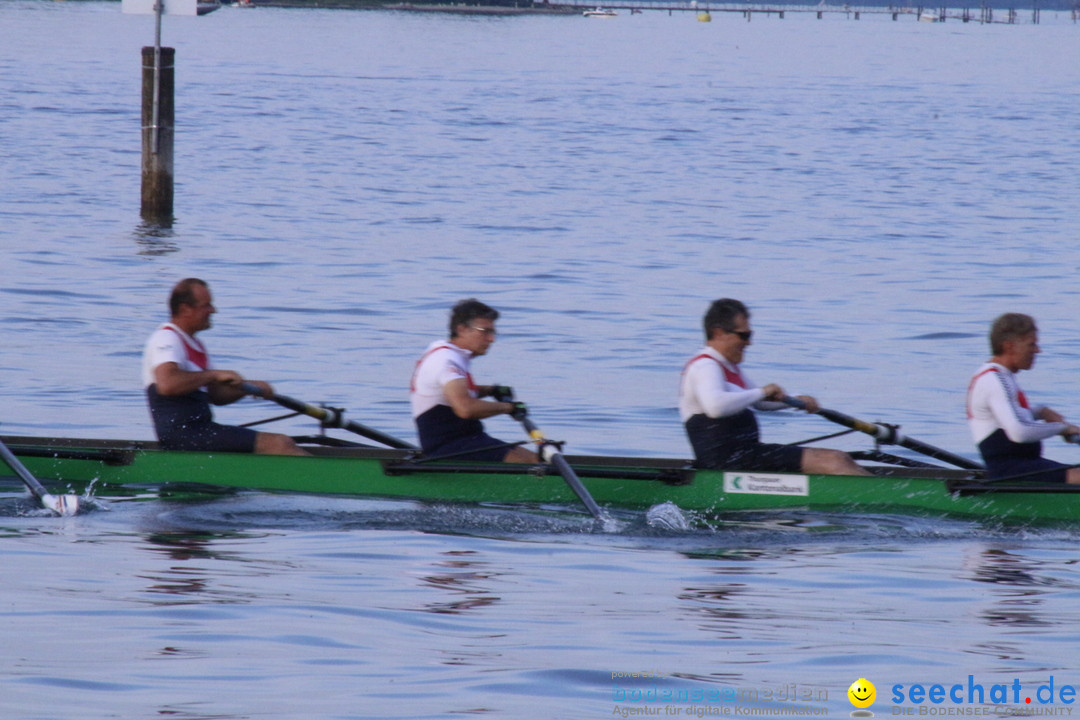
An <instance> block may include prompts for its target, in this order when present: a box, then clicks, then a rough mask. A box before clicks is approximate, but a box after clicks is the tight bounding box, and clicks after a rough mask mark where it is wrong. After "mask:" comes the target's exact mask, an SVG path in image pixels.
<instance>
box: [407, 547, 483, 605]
mask: <svg viewBox="0 0 1080 720" xmlns="http://www.w3.org/2000/svg"><path fill="white" fill-rule="evenodd" d="M475 554H476V553H475V552H474V551H471V550H462V551H451V552H447V553H444V554H443V555H444V556H451V557H449V559H446V560H443V561H441V562H439V563H437V564H436V565H437V567H438V568H439V570H438V571H437V572H433V573H430V574H427V575H424V576H422V577H421V580H423V581H424V583H425V584H427V585H428V586H430V587H432V588H436V589H438V590H440V591H443V592H445V593H447V594H449V595H450V596H451V597H452V599H450V600H447V601H444V602H435V603H427V604H425V605H424V608H423V609H424V611H425V612H431V613H438V614H451V615H456V614H459V613H463V612H466V611H469V610H475V609H477V608H483V607H487V606H488V605H494V604H495V603H497V602H499V601H500V600H501V598H500V597H499V596H498V595H495V594H494V593H493V592H492V591H491V590H490V589H489V588H486V587H484V585H483V584H484V583H485V582H487V581H489V580H492V579H493V578H497V577H499V575H500V574H501V573H497V572H492V571H491V570H490V569H488V566H489V565H490V563H487V562H482V561H477V560H474V559H472V558H470V557H466V556H471V555H475Z"/></svg>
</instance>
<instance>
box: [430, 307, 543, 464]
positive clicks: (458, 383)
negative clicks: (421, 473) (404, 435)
mask: <svg viewBox="0 0 1080 720" xmlns="http://www.w3.org/2000/svg"><path fill="white" fill-rule="evenodd" d="M498 319H499V311H498V310H495V309H494V308H492V307H490V306H488V305H485V304H484V303H482V302H480V301H479V300H476V299H474V298H469V299H468V300H462V301H461V302H459V303H457V304H456V305H454V307H453V309H451V311H450V339H449V340H437V341H436V342H433V343H432V344H431V345H429V346H428V348H427V350H426V351H425V352H424V354H423V355H422V356H421V357H420V359H419V360H418V361H417V363H416V367H415V369H414V370H413V374H412V381H411V382H410V383H409V400H410V401H411V404H412V414H413V419H414V420H415V421H416V429H417V432H418V434H419V436H420V447H421V448H422V449H423V451H424V454H425V455H427V456H429V457H447V458H450V457H452V458H454V459H456V460H482V461H490V462H500V461H501V462H513V463H535V462H538V458H537V456H536V454H535V453H533V452H532V451H530V450H526V449H525V448H523V447H520V446H518V445H514V444H511V443H505V442H503V441H501V440H497V439H495V438H493V437H491V436H490V435H488V434H487V433H486V432H484V426H483V424H482V423H481V422H480V421H481V420H483V419H484V418H489V417H494V416H495V415H510V416H511V417H513V418H514V419H515V420H520V419H521V418H523V417H525V414H526V413H527V409H526V407H525V404H524V403H520V402H513V401H509V402H508V401H506V400H503V399H500V398H502V397H508V396H509V395H510V393H509V388H506V387H504V386H501V385H477V384H476V382H475V381H474V380H473V377H472V372H471V369H470V364H471V362H472V359H473V358H474V357H478V356H480V355H485V354H487V351H488V349H489V348H490V347H491V344H492V343H493V342H495V321H496V320H498ZM487 397H491V398H495V399H493V400H485V399H483V398H487Z"/></svg>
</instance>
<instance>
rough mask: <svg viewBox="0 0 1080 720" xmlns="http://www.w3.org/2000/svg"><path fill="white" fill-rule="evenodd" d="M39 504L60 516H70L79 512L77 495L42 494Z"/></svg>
mask: <svg viewBox="0 0 1080 720" xmlns="http://www.w3.org/2000/svg"><path fill="white" fill-rule="evenodd" d="M41 504H42V505H44V506H45V507H47V508H49V509H50V510H52V511H53V512H54V513H56V514H57V515H60V516H61V517H71V516H72V515H74V514H75V513H77V512H79V496H78V495H48V494H46V495H42V497H41Z"/></svg>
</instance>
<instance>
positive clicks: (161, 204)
mask: <svg viewBox="0 0 1080 720" xmlns="http://www.w3.org/2000/svg"><path fill="white" fill-rule="evenodd" d="M155 50H156V51H157V54H158V58H157V59H158V60H159V63H160V64H159V65H157V66H155V62H154V60H155V57H154V56H155ZM175 59H176V50H175V49H173V48H170V47H157V48H154V47H144V48H143V49H142V67H143V72H142V210H141V212H140V214H141V215H142V217H143V219H144V220H151V221H158V220H171V219H172V214H173V122H174V112H175V111H174V102H173V87H174V62H175Z"/></svg>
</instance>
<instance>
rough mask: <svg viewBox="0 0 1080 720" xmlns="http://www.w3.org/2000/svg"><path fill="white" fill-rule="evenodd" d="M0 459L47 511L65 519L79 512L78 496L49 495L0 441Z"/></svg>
mask: <svg viewBox="0 0 1080 720" xmlns="http://www.w3.org/2000/svg"><path fill="white" fill-rule="evenodd" d="M0 457H3V459H4V462H6V463H7V465H8V467H10V468H11V469H12V470H14V471H15V474H16V475H18V476H19V479H20V480H22V481H23V483H24V484H25V485H26V487H27V489H28V490H30V493H31V494H32V495H33V496H34V497H36V498H37V499H38V501H39V502H40V503H41V504H42V505H44V506H45V507H47V508H48V509H49V510H52V511H53V512H54V513H56V514H57V515H62V516H65V517H66V516H69V515H74V514H75V513H77V512H79V496H78V495H50V494H49V491H48V490H46V489H45V486H43V485H42V484H41V483H39V482H38V480H37V478H36V477H34V476H33V475H31V474H30V471H29V470H27V469H26V466H25V465H23V464H22V463H21V462H19V458H17V457H15V453H13V452H11V450H9V449H8V446H7V445H5V444H4V443H3V442H2V441H0Z"/></svg>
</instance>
